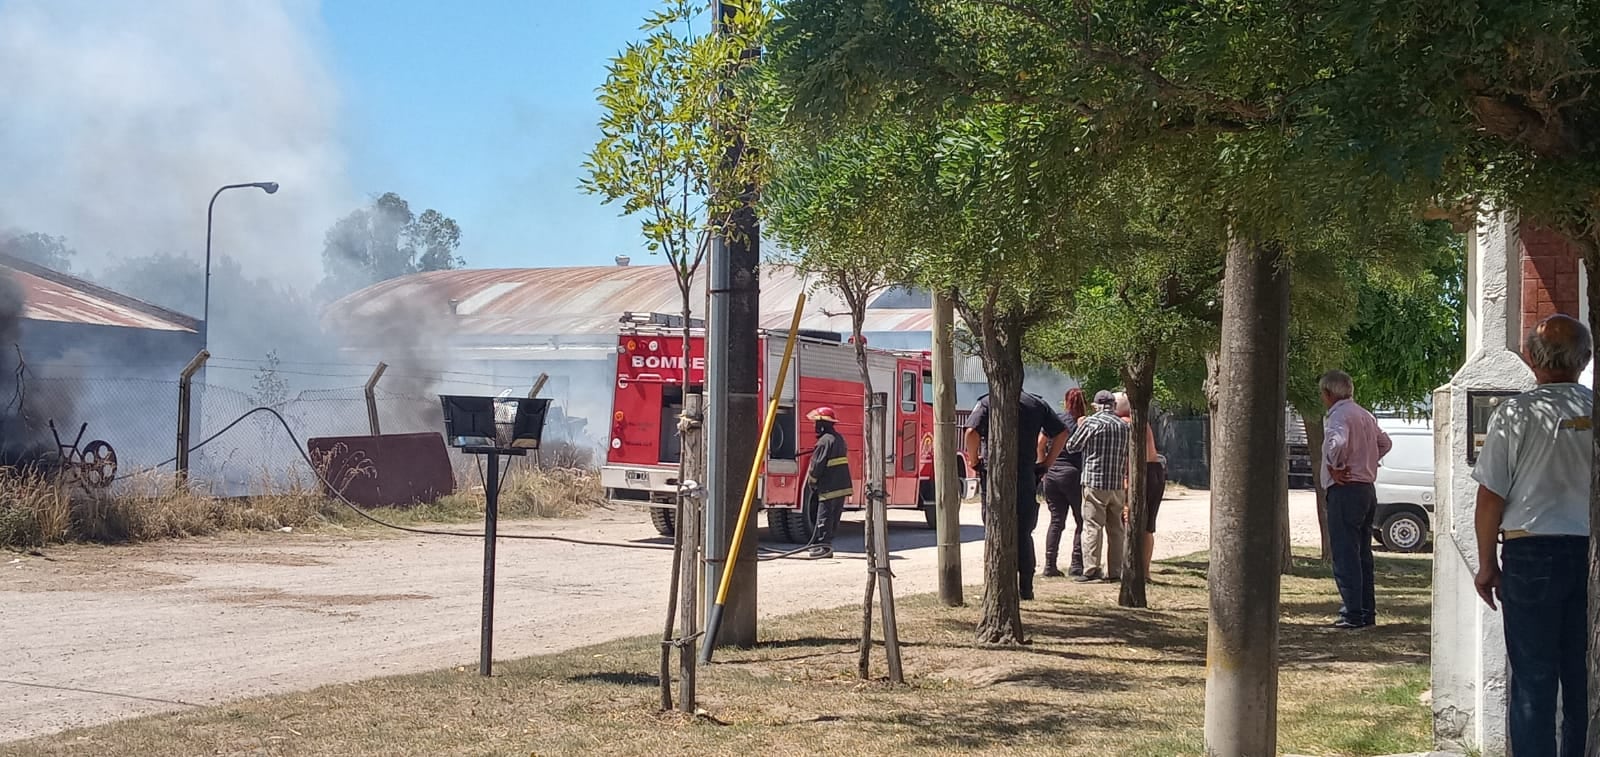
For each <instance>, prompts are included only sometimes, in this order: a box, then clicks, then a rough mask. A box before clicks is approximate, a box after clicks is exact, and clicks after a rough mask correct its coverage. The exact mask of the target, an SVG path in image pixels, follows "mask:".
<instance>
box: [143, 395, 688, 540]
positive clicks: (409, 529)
mask: <svg viewBox="0 0 1600 757" xmlns="http://www.w3.org/2000/svg"><path fill="white" fill-rule="evenodd" d="M256 413H267V414H269V415H271V416H272V417H273V418H275V419H277V421H278V425H280V426H282V427H283V432H284V433H285V434H288V435H289V439H290V440H291V441H293V442H294V446H295V451H296V452H299V453H300V459H302V460H304V461H305V463H306V467H308V468H310V469H311V475H313V476H316V478H317V481H319V482H320V483H322V485H323V486H324V487H326V488H327V490H328V491H329V492H331V493H332V494H333V496H334V498H335V499H337V500H338V501H339V503H340V504H342V505H344V506H345V507H348V508H350V510H351V512H354V513H355V514H356V515H359V516H361V517H362V518H365V519H366V520H369V521H371V522H373V523H375V524H377V525H379V526H382V527H384V528H391V529H394V530H396V531H404V532H406V533H412V534H422V535H425V536H461V537H466V538H469V539H482V538H484V534H483V532H481V531H480V532H471V531H446V530H443V529H436V528H416V527H414V526H402V525H400V524H398V523H390V522H388V521H385V520H382V519H381V518H378V517H376V516H374V515H372V514H371V513H368V512H367V511H365V510H363V509H361V507H360V506H358V505H356V504H355V503H354V502H351V501H350V500H349V498H347V497H345V496H344V493H343V492H341V491H339V487H337V486H334V485H333V484H332V483H331V482H329V481H328V479H326V478H324V477H323V475H322V472H321V471H319V470H317V464H316V463H315V462H314V461H313V460H312V459H311V453H309V452H307V451H306V447H305V445H304V444H302V443H301V441H300V437H298V436H296V435H295V433H294V429H292V428H290V427H289V421H287V420H285V419H284V417H283V415H282V414H281V413H279V412H278V411H277V410H274V409H273V408H270V407H257V408H253V409H251V410H249V411H247V412H246V413H245V414H244V415H241V416H239V417H238V418H235V419H234V420H233V422H232V423H229V424H228V425H226V426H223V427H222V430H220V431H218V432H217V433H215V434H212V435H211V436H208V437H206V438H205V439H202V440H201V441H200V443H199V444H196V445H195V446H193V447H191V448H190V449H189V451H190V452H194V451H197V450H199V449H200V448H201V447H204V446H206V445H207V444H210V443H211V442H212V441H215V440H216V438H217V437H219V436H222V435H223V434H225V433H227V432H228V431H229V430H231V429H232V428H233V427H234V426H237V425H239V424H240V423H242V422H243V421H244V419H246V418H249V417H250V416H252V415H255V414H256ZM177 459H178V458H176V457H173V458H170V459H168V460H167V461H166V462H163V463H162V464H161V465H159V466H156V468H150V469H146V471H144V472H148V471H153V470H157V469H159V468H162V467H165V466H167V465H170V464H171V463H174V462H176V461H177ZM134 475H138V473H130V474H128V475H127V476H119V477H117V478H118V480H120V479H124V478H127V477H128V476H134ZM496 536H498V537H499V538H501V539H522V540H525V541H554V542H561V543H564V544H578V545H582V546H588V547H615V548H618V549H648V550H656V551H668V552H670V551H672V547H670V546H667V545H664V544H630V543H627V542H610V541H591V540H589V539H573V538H569V537H565V536H538V535H533V534H496Z"/></svg>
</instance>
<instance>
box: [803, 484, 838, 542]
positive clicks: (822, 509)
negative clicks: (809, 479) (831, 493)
mask: <svg viewBox="0 0 1600 757" xmlns="http://www.w3.org/2000/svg"><path fill="white" fill-rule="evenodd" d="M806 498H807V499H809V500H811V508H812V512H815V513H816V514H817V521H816V523H815V528H814V529H813V530H812V532H811V543H812V544H828V545H832V544H833V536H834V534H837V533H839V518H840V517H842V516H843V515H844V497H836V498H834V499H818V498H817V493H816V492H814V491H808V492H807V493H806Z"/></svg>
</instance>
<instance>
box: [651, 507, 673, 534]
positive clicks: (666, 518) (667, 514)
mask: <svg viewBox="0 0 1600 757" xmlns="http://www.w3.org/2000/svg"><path fill="white" fill-rule="evenodd" d="M676 514H677V513H674V512H672V511H671V510H668V509H667V508H665V507H652V508H650V525H652V526H655V527H656V533H658V534H661V535H662V536H671V535H672V534H673V532H674V531H675V530H676V528H675V527H674V524H673V522H672V519H673V516H675V515H676Z"/></svg>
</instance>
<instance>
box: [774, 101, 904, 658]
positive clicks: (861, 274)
mask: <svg viewBox="0 0 1600 757" xmlns="http://www.w3.org/2000/svg"><path fill="white" fill-rule="evenodd" d="M767 133H768V136H767V137H766V138H765V139H764V140H763V141H764V142H765V143H767V144H768V145H769V148H768V149H769V152H770V155H771V157H770V158H769V162H770V166H769V175H768V176H767V177H766V183H765V186H764V188H763V192H762V198H761V207H762V212H763V213H764V214H765V217H766V220H767V222H768V223H767V228H768V229H769V230H771V231H772V232H773V233H774V234H775V235H776V236H777V237H778V238H779V239H781V240H783V243H784V250H785V254H782V255H780V256H778V258H777V261H776V262H778V263H779V264H786V265H792V266H794V268H795V270H796V271H797V272H799V273H801V274H802V275H808V276H815V277H817V278H819V279H820V280H821V281H822V286H823V287H825V288H827V289H831V290H833V291H834V292H836V293H837V294H838V295H839V296H840V298H841V299H843V300H844V302H845V306H846V307H847V308H848V309H849V315H850V336H851V339H850V341H851V343H852V344H853V345H854V346H855V358H856V369H857V371H858V373H859V375H860V377H861V387H862V398H861V407H862V409H863V412H866V411H867V410H868V409H869V408H870V407H871V403H872V395H873V392H874V387H873V385H872V372H871V371H870V370H869V369H868V365H867V345H866V338H865V335H864V334H863V333H862V327H863V324H864V323H865V322H866V318H867V306H868V305H869V304H870V303H871V302H872V300H873V298H875V297H877V296H878V295H880V294H882V293H883V292H885V291H887V290H888V289H889V288H890V287H891V286H894V285H896V284H897V283H900V282H901V281H903V280H904V279H905V277H906V266H905V265H904V263H903V262H902V257H901V254H900V252H899V251H898V245H899V235H897V234H896V233H895V232H894V229H895V226H894V224H895V221H894V219H893V216H892V214H891V213H886V212H884V210H885V209H886V208H888V207H890V202H891V200H892V198H886V197H881V196H879V190H880V187H879V186H877V185H875V184H874V183H873V182H872V181H871V180H870V178H869V177H870V176H871V173H872V166H871V164H870V162H869V161H868V160H867V159H866V158H867V156H869V155H870V154H871V150H870V149H861V148H863V147H864V144H863V143H864V142H865V141H866V140H863V139H861V138H859V137H846V138H836V139H834V140H830V142H829V143H828V144H827V145H825V146H822V147H820V148H818V147H813V146H807V145H805V144H803V143H795V142H792V141H790V140H786V139H785V138H784V133H783V130H782V129H781V128H770V129H769V130H768V132H767ZM863 417H865V416H863ZM882 455H883V450H881V449H879V448H878V439H877V437H876V436H875V435H873V434H871V433H869V434H867V436H866V444H865V450H864V454H863V457H864V459H866V460H874V459H880V458H881V457H882ZM883 483H884V482H882V481H869V482H868V485H869V492H870V493H869V503H868V506H869V507H871V508H874V511H875V509H876V508H879V507H882V506H883V505H884V500H883V496H884V492H883V490H882V488H881V487H882V485H883ZM784 515H787V514H784ZM876 527H877V520H876V517H875V516H874V515H873V514H872V513H871V512H869V513H868V517H867V520H866V534H867V536H866V544H867V546H868V549H867V586H866V591H865V596H864V598H863V600H862V606H861V618H862V620H861V644H860V648H859V655H858V661H857V666H856V667H857V673H858V675H859V676H860V677H861V678H862V679H867V678H869V677H870V673H871V652H872V599H873V592H874V590H875V587H876V585H877V580H878V576H877V569H878V565H877V555H876V553H875V552H874V551H873V550H872V549H871V545H872V544H873V537H874V530H875V529H876ZM897 653H898V651H897V650H896V651H895V652H893V653H891V654H897ZM898 672H899V669H898V667H897V666H891V671H890V673H891V676H892V675H894V674H895V673H898ZM903 682H904V681H902V680H896V681H895V683H903Z"/></svg>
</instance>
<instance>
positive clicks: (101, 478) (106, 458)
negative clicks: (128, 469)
mask: <svg viewBox="0 0 1600 757" xmlns="http://www.w3.org/2000/svg"><path fill="white" fill-rule="evenodd" d="M82 459H83V462H82V463H80V464H79V470H80V471H81V476H82V480H83V483H84V485H86V486H89V487H90V488H94V489H104V488H106V487H108V486H110V485H111V482H112V481H114V480H116V478H117V451H116V450H115V449H112V448H111V445H110V444H108V443H106V442H104V441H101V440H99V439H96V440H94V441H92V442H89V444H88V446H86V447H84V448H83V458H82Z"/></svg>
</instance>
